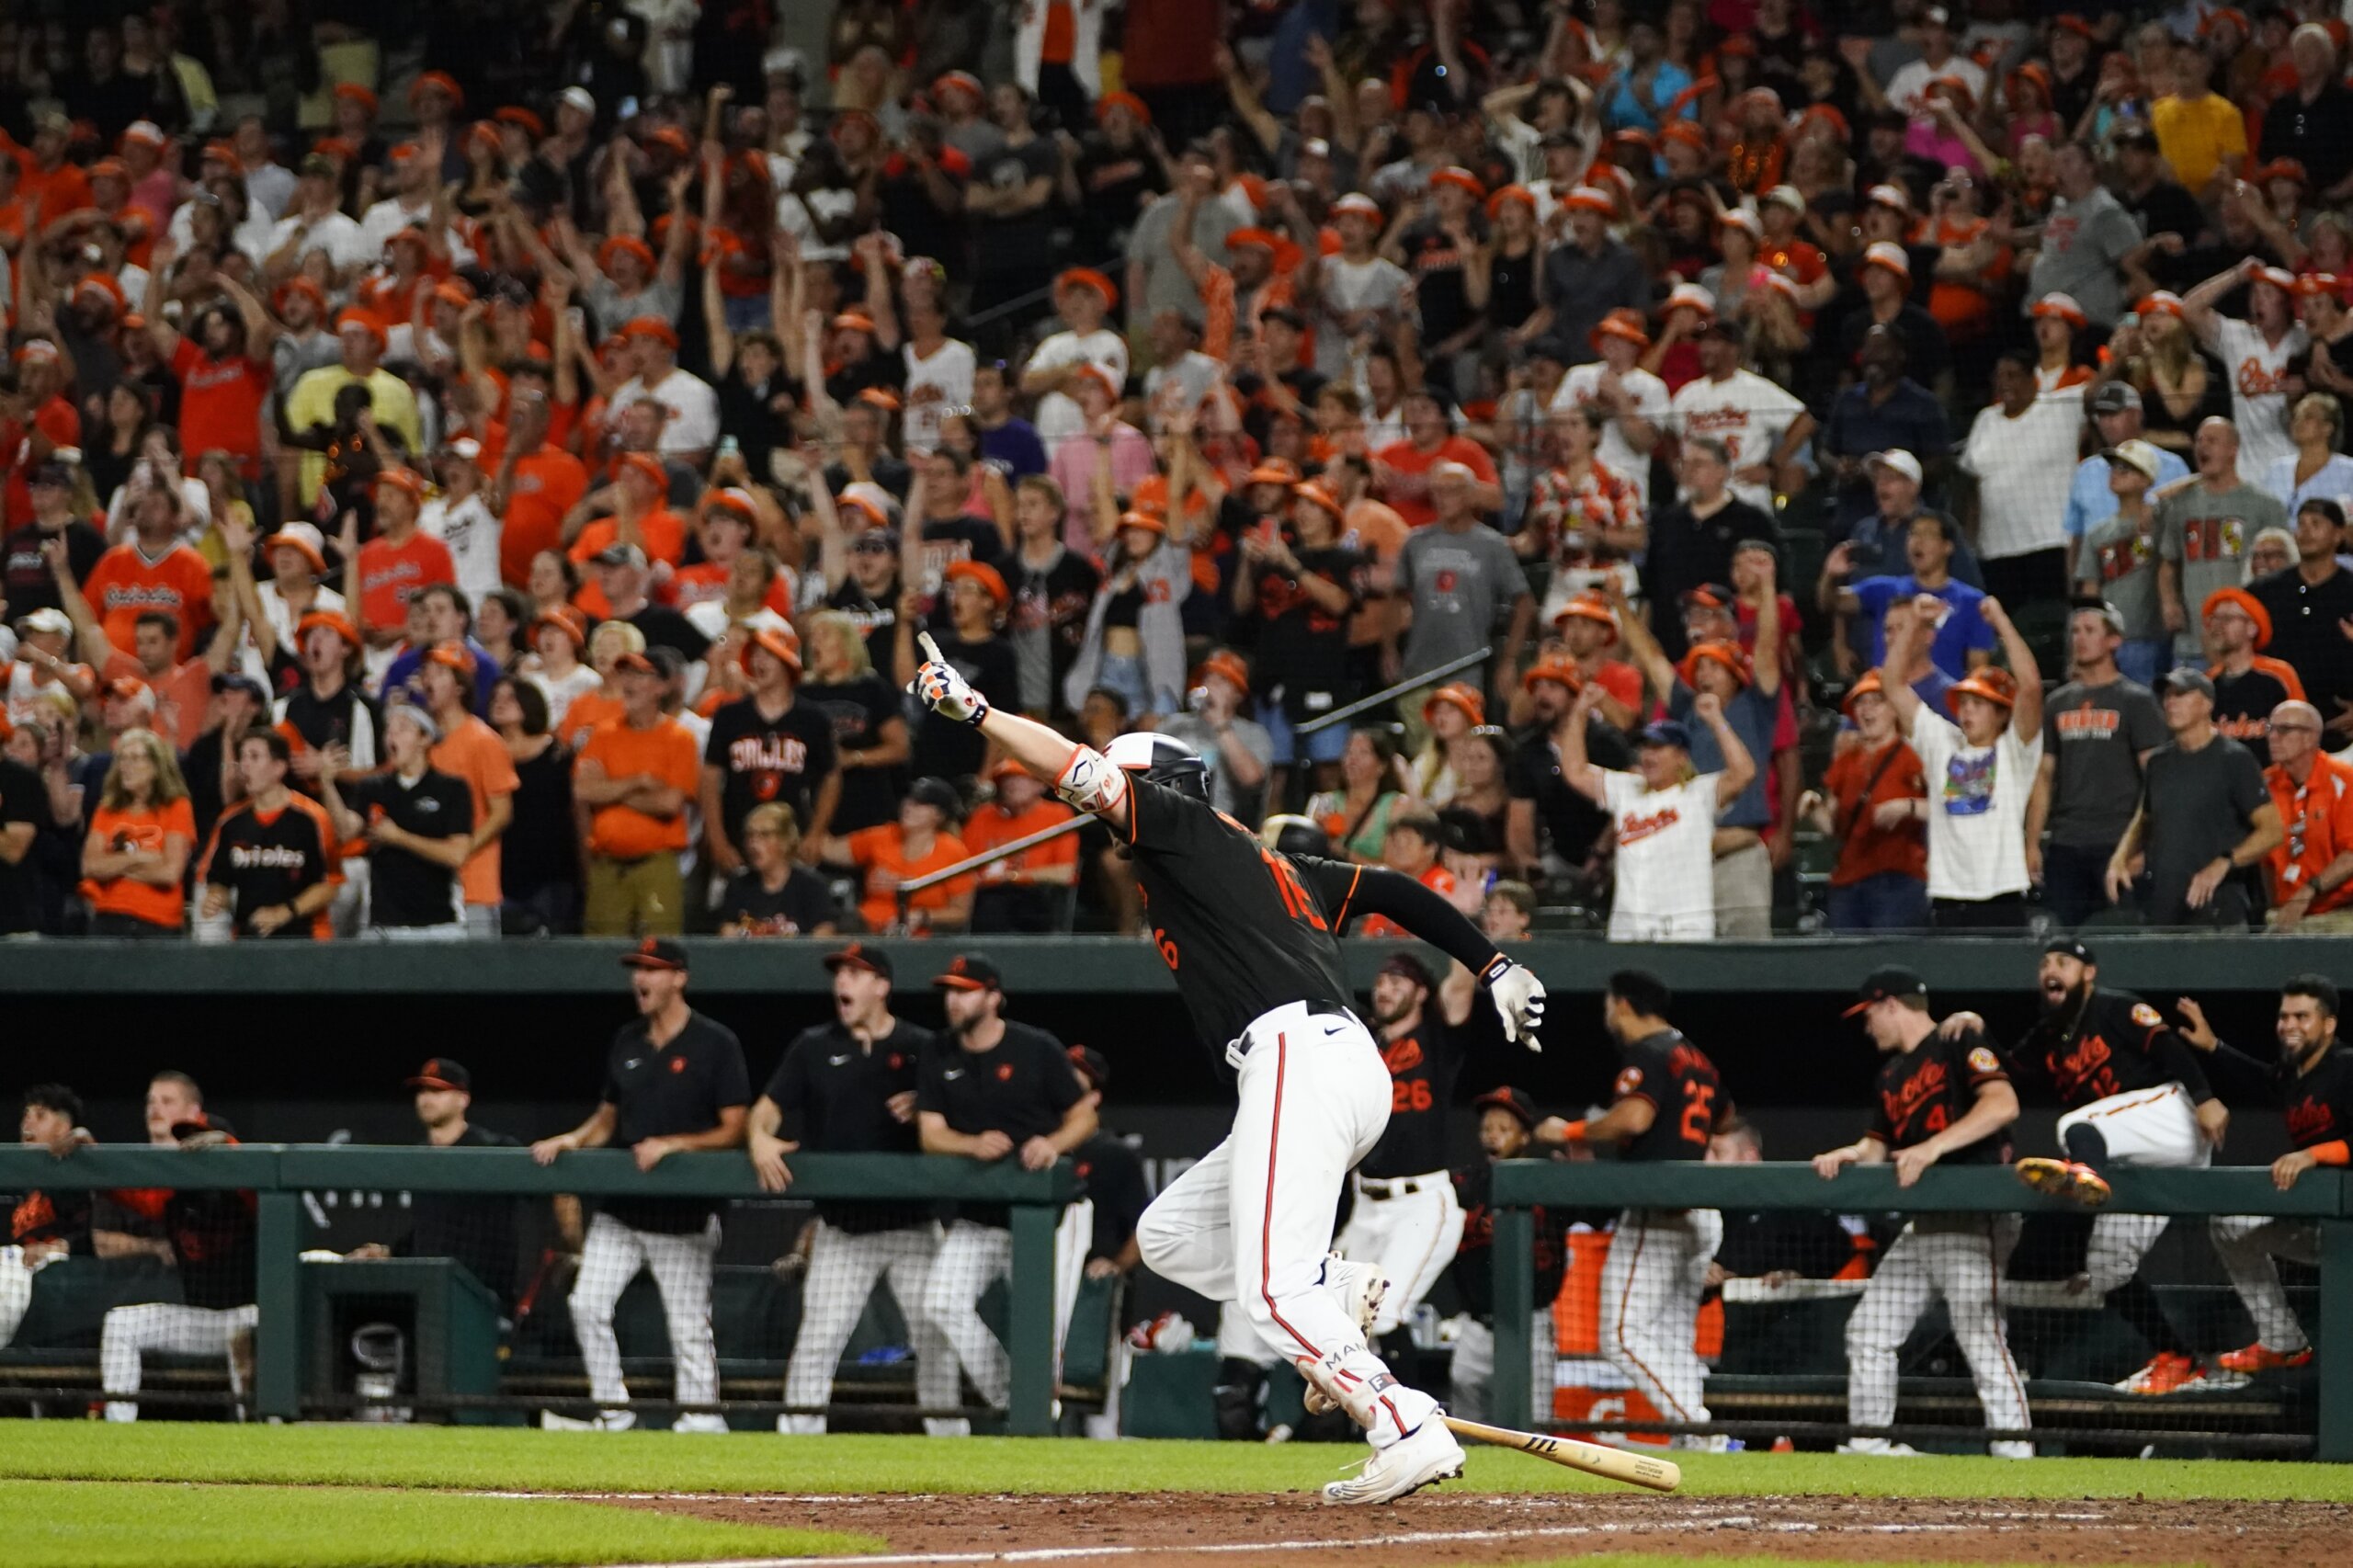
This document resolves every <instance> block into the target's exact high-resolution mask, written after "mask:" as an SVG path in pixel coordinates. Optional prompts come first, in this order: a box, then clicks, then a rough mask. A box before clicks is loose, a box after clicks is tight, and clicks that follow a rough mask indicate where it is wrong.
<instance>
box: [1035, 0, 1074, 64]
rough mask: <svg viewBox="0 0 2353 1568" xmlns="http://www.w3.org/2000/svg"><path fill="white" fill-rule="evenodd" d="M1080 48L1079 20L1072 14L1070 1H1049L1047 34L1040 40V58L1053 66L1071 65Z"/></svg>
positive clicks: (1047, 6)
mask: <svg viewBox="0 0 2353 1568" xmlns="http://www.w3.org/2000/svg"><path fill="white" fill-rule="evenodd" d="M1077 47H1078V20H1077V18H1076V17H1073V16H1072V15H1071V14H1070V0H1047V4H1046V32H1045V36H1044V37H1043V38H1041V39H1040V40H1038V58H1039V60H1040V61H1041V62H1045V63H1048V64H1052V65H1067V64H1069V63H1070V57H1071V51H1073V50H1074V49H1076V48H1077Z"/></svg>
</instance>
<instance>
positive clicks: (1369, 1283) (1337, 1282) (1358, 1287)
mask: <svg viewBox="0 0 2353 1568" xmlns="http://www.w3.org/2000/svg"><path fill="white" fill-rule="evenodd" d="M1324 1290H1328V1291H1330V1292H1331V1293H1332V1295H1333V1296H1334V1298H1335V1299H1336V1300H1337V1301H1339V1303H1340V1310H1341V1311H1342V1312H1346V1313H1347V1314H1348V1321H1349V1322H1351V1323H1353V1324H1356V1325H1357V1332H1358V1334H1360V1335H1363V1336H1364V1341H1365V1343H1366V1344H1368V1345H1369V1344H1370V1343H1371V1342H1372V1325H1373V1323H1374V1321H1375V1320H1376V1319H1378V1318H1379V1317H1380V1316H1381V1302H1382V1301H1384V1300H1385V1299H1386V1298H1387V1297H1388V1295H1389V1290H1390V1283H1389V1276H1387V1275H1386V1274H1383V1273H1382V1272H1381V1267H1380V1266H1379V1265H1378V1264H1372V1263H1350V1262H1349V1261H1348V1260H1347V1258H1344V1257H1342V1256H1340V1255H1339V1254H1338V1253H1328V1254H1326V1255H1325V1256H1324ZM1301 1403H1302V1404H1304V1405H1305V1406H1306V1408H1307V1414H1309V1415H1325V1414H1326V1413H1328V1412H1330V1411H1333V1410H1336V1409H1338V1408H1339V1405H1338V1404H1337V1403H1335V1402H1334V1401H1333V1400H1332V1398H1331V1396H1330V1395H1328V1394H1326V1393H1325V1392H1324V1391H1323V1389H1322V1388H1321V1387H1320V1386H1318V1385H1317V1384H1316V1382H1315V1381H1313V1380H1312V1379H1311V1380H1310V1381H1309V1382H1308V1385H1307V1392H1306V1394H1305V1396H1304V1397H1303V1398H1302V1401H1301ZM1364 1425H1366V1426H1370V1425H1371V1423H1370V1421H1369V1420H1368V1421H1366V1422H1365V1423H1364Z"/></svg>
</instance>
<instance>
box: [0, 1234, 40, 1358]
mask: <svg viewBox="0 0 2353 1568" xmlns="http://www.w3.org/2000/svg"><path fill="white" fill-rule="evenodd" d="M32 1300H33V1271H32V1270H31V1269H30V1268H28V1267H25V1249H24V1248H22V1247H0V1346H6V1345H7V1343H8V1342H9V1341H10V1340H12V1339H14V1338H16V1336H17V1324H20V1323H22V1322H24V1321H25V1309H26V1308H27V1307H28V1306H30V1305H32Z"/></svg>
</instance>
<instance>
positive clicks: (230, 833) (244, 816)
mask: <svg viewBox="0 0 2353 1568" xmlns="http://www.w3.org/2000/svg"><path fill="white" fill-rule="evenodd" d="M337 864H338V861H337V859H336V855H335V829H334V827H333V826H332V825H330V824H329V823H328V821H327V813H326V808H325V807H324V806H322V805H320V804H319V803H318V802H317V801H313V800H312V799H311V798H310V797H309V796H307V795H296V794H292V793H289V794H288V796H287V798H286V803H285V804H284V805H282V806H280V807H279V808H278V810H276V811H274V812H262V811H257V810H256V809H255V807H254V803H253V802H252V801H239V802H238V803H237V804H235V805H233V806H232V807H230V808H229V809H228V811H226V812H223V813H222V817H221V821H220V822H219V824H217V825H215V826H214V828H213V830H212V842H211V843H210V844H209V845H207V846H205V851H204V863H203V865H202V866H201V867H200V868H199V869H198V871H197V877H196V880H197V881H199V883H204V882H210V883H211V884H213V885H215V886H218V887H225V888H227V889H228V890H229V891H230V894H231V907H232V908H233V909H234V910H235V911H236V917H237V935H238V936H240V937H259V936H261V933H260V932H258V931H256V930H255V929H254V925H253V917H254V915H255V912H256V911H257V910H263V909H268V908H270V907H271V906H273V905H276V904H281V903H282V904H286V905H289V906H291V905H292V903H294V900H295V899H296V898H297V897H299V896H300V895H301V893H303V892H306V891H308V890H309V889H311V888H314V887H316V886H318V885H319V883H321V882H323V881H326V880H327V879H328V878H329V877H331V876H333V875H334V874H335V869H336V866H337ZM274 934H275V935H276V936H278V937H288V938H292V939H313V938H314V939H318V940H322V941H324V939H325V938H326V937H329V936H331V935H333V934H334V933H333V931H332V929H331V928H330V926H328V923H327V912H326V911H325V909H324V908H322V909H320V910H319V911H318V912H317V913H316V914H315V915H312V916H311V918H310V919H308V920H290V921H288V922H287V923H286V924H285V925H283V926H279V927H278V930H277V931H276V933H274Z"/></svg>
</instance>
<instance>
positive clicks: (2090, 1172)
mask: <svg viewBox="0 0 2353 1568" xmlns="http://www.w3.org/2000/svg"><path fill="white" fill-rule="evenodd" d="M2018 1179H2019V1180H2020V1181H2022V1182H2024V1183H2026V1184H2027V1186H2029V1187H2032V1188H2034V1190H2035V1191H2037V1192H2047V1193H2049V1194H2051V1195H2052V1197H2054V1198H2072V1199H2075V1201H2076V1202H2078V1203H2080V1204H2082V1205H2083V1206H2084V1207H2085V1208H2086V1209H2097V1208H2098V1207H2099V1206H2100V1205H2101V1204H2103V1203H2105V1202H2107V1201H2108V1199H2109V1187H2108V1182H2107V1181H2106V1180H2105V1179H2104V1178H2103V1177H2102V1176H2100V1174H2099V1173H2098V1172H2097V1171H2096V1170H2094V1169H2092V1168H2091V1166H2089V1165H2082V1164H2079V1163H2077V1162H2075V1161H2074V1160H2045V1159H2040V1158H2036V1159H2028V1160H2020V1161H2019V1162H2018Z"/></svg>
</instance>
